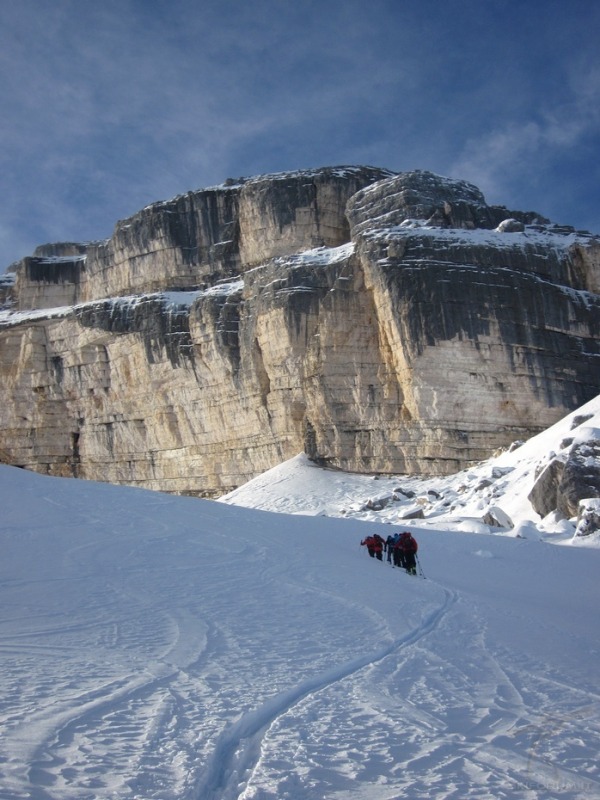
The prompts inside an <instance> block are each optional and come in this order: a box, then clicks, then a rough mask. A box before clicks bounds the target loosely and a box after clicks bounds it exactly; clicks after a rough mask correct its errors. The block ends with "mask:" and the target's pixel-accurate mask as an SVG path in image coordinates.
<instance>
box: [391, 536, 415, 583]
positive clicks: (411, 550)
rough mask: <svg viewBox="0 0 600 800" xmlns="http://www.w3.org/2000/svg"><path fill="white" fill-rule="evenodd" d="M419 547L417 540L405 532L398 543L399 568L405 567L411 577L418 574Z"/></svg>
mask: <svg viewBox="0 0 600 800" xmlns="http://www.w3.org/2000/svg"><path fill="white" fill-rule="evenodd" d="M418 549H419V545H418V544H417V540H416V539H414V538H413V536H412V534H411V533H409V531H404V532H403V533H401V534H400V538H399V539H398V541H397V542H396V550H397V552H398V557H399V558H398V562H399V563H398V566H399V567H403V568H404V569H405V570H406V571H407V572H408V574H409V575H416V574H417V550H418Z"/></svg>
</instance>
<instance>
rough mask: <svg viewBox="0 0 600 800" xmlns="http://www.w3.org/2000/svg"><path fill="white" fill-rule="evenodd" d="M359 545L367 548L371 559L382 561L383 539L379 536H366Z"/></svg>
mask: <svg viewBox="0 0 600 800" xmlns="http://www.w3.org/2000/svg"><path fill="white" fill-rule="evenodd" d="M361 545H362V546H364V547H366V548H367V551H368V553H369V555H370V556H371V558H378V559H379V561H381V559H382V553H383V539H382V538H381V536H379V534H377V533H376V534H375V535H374V536H367V537H366V538H364V539H363V540H362V542H361Z"/></svg>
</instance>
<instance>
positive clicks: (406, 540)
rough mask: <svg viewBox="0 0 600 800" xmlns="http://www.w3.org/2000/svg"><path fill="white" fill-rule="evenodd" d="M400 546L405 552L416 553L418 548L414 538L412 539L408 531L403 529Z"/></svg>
mask: <svg viewBox="0 0 600 800" xmlns="http://www.w3.org/2000/svg"><path fill="white" fill-rule="evenodd" d="M400 547H401V548H402V550H404V552H405V553H416V552H417V550H418V549H419V545H418V544H417V541H416V539H413V537H412V536H411V534H410V533H409V532H408V531H405V532H404V533H403V534H402V536H401V537H400Z"/></svg>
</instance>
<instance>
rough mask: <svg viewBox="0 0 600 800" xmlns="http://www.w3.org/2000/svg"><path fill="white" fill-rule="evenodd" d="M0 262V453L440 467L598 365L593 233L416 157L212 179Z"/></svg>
mask: <svg viewBox="0 0 600 800" xmlns="http://www.w3.org/2000/svg"><path fill="white" fill-rule="evenodd" d="M14 273H15V274H14V279H10V278H6V280H5V282H4V285H5V292H4V297H5V298H7V300H6V302H10V303H11V305H10V306H9V307H8V308H7V310H5V311H4V312H2V313H0V374H1V376H2V382H1V386H0V421H1V426H0V428H1V433H0V453H1V454H2V456H3V458H4V460H8V461H10V463H13V464H18V465H21V466H25V467H28V468H32V469H36V470H39V471H43V472H48V473H51V474H61V475H76V476H79V477H84V478H90V479H96V480H106V481H111V482H117V483H127V484H133V485H139V486H144V487H147V488H154V489H160V490H163V491H172V492H182V493H190V494H198V495H208V496H210V495H213V496H214V495H217V494H220V493H224V492H226V491H228V490H230V489H232V488H234V487H236V486H238V485H240V484H241V483H243V482H244V481H246V480H248V479H250V478H251V477H253V476H255V475H256V474H258V473H260V472H263V471H265V470H266V469H268V468H270V467H272V466H274V465H275V464H277V463H279V462H280V461H282V460H285V459H287V458H289V457H291V456H293V455H295V454H296V453H298V452H299V451H302V450H304V451H305V452H306V453H307V454H308V455H309V456H310V457H311V458H313V459H314V460H316V461H318V462H319V463H322V464H327V465H331V466H335V467H340V468H343V469H346V470H350V471H358V472H386V473H409V472H410V473H420V474H447V473H450V472H455V471H457V470H459V469H461V468H462V467H464V466H466V465H467V464H468V463H471V462H473V461H478V460H481V459H483V458H486V457H488V456H489V455H490V453H491V452H492V451H494V450H496V449H498V448H500V447H504V446H507V445H509V444H510V443H511V442H512V441H514V440H515V439H522V438H525V437H528V436H530V435H532V434H534V433H537V432H538V431H540V430H541V429H543V428H545V427H547V426H548V425H550V424H552V423H553V422H555V421H556V420H557V419H559V418H560V417H562V416H564V414H566V413H567V412H569V411H572V410H573V409H574V408H576V407H578V406H579V405H581V404H583V403H584V402H586V401H587V400H589V399H590V398H591V397H593V396H595V395H596V394H597V393H598V391H599V386H600V330H599V329H600V313H599V311H600V296H599V292H600V240H599V239H598V238H597V237H594V236H591V235H590V234H586V233H583V232H576V231H574V230H573V229H572V228H568V227H565V226H557V225H553V224H551V223H549V222H548V221H547V220H544V219H542V218H540V217H539V215H536V214H535V213H522V212H517V211H509V210H508V209H506V208H504V207H499V206H488V205H487V204H486V202H485V199H484V197H483V195H482V194H481V192H480V191H479V190H478V189H477V188H476V187H474V186H472V185H471V184H468V183H465V182H464V181H456V180H450V179H447V178H442V177H440V176H437V175H433V174H432V173H428V172H420V171H418V172H411V173H401V174H398V175H395V174H393V173H390V172H389V171H387V170H380V169H375V168H370V167H369V168H368V167H340V168H325V169H321V170H312V171H302V172H297V173H285V174H277V175H271V176H262V177H259V178H252V179H239V180H233V181H227V182H226V183H225V184H223V185H222V186H219V187H213V188H211V189H206V190H202V191H198V192H192V193H189V194H186V195H182V196H181V197H177V198H175V199H173V200H171V201H168V202H163V203H157V204H155V205H152V206H149V207H148V208H146V209H143V210H142V211H140V212H139V213H138V214H136V215H135V216H133V217H132V218H130V219H128V220H124V221H121V222H119V223H117V225H116V228H115V231H114V234H113V236H112V237H111V238H110V239H109V240H108V241H106V242H100V243H98V242H96V243H91V244H66V245H54V246H44V247H42V248H38V250H37V251H36V252H35V253H34V255H33V256H32V257H30V258H26V259H23V261H21V262H19V263H18V264H17V265H15V267H14Z"/></svg>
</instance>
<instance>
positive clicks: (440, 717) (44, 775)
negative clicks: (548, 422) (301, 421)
mask: <svg viewBox="0 0 600 800" xmlns="http://www.w3.org/2000/svg"><path fill="white" fill-rule="evenodd" d="M597 407H598V404H596V406H594V408H597ZM561 425H562V426H563V427H565V428H566V429H567V430H570V425H571V423H570V422H569V420H567V421H565V422H564V423H560V424H559V426H558V428H557V429H556V430H554V431H553V432H552V433H550V432H549V433H546V434H543V435H542V437H536V439H535V440H531V442H529V443H527V444H526V445H524V446H523V447H522V448H519V449H518V450H515V451H513V452H512V453H506V454H504V455H502V456H500V459H504V461H501V462H500V463H501V464H503V465H504V467H505V468H506V470H505V471H504V472H503V471H502V469H499V468H498V462H497V461H494V462H489V463H487V464H485V465H481V466H480V467H479V468H477V469H474V470H473V471H467V472H466V473H465V474H461V475H460V476H456V477H455V478H454V479H444V480H443V481H442V484H443V485H442V484H440V482H439V481H438V483H437V484H436V485H437V486H438V489H439V491H438V494H439V495H440V497H439V498H435V497H434V496H433V495H429V498H430V499H429V500H428V501H427V502H429V503H430V505H429V506H427V505H426V504H425V505H424V506H423V507H424V508H426V514H427V516H426V517H425V518H424V519H423V520H413V521H411V524H410V530H412V531H413V533H414V535H415V537H416V538H417V540H418V542H419V545H420V549H419V560H420V564H421V568H422V571H423V572H424V576H425V577H423V576H421V577H412V576H409V575H407V574H406V573H404V571H402V570H399V569H394V568H392V567H391V566H390V565H389V564H387V563H386V562H385V561H383V562H379V561H377V560H375V559H371V558H369V557H368V555H367V553H366V552H365V548H364V547H361V546H360V541H361V539H362V538H363V537H364V536H365V535H366V533H367V532H369V531H371V532H379V533H382V534H383V535H384V536H385V535H387V533H389V532H395V531H396V530H400V529H404V528H405V527H406V525H405V524H404V523H401V522H400V514H401V513H404V511H405V510H406V508H408V505H407V504H409V503H410V502H415V500H417V499H418V498H419V496H420V494H419V491H420V490H423V489H424V485H419V486H417V484H412V485H413V486H414V487H416V491H415V498H412V499H410V498H408V497H407V498H406V502H404V501H393V502H390V503H387V504H384V505H383V507H382V509H381V511H376V510H373V508H368V507H366V506H367V505H368V504H367V503H366V501H368V499H369V497H371V499H372V497H374V496H376V495H377V496H383V495H385V494H386V491H387V486H386V485H385V481H383V482H382V481H373V479H369V478H365V477H364V476H363V477H360V476H348V475H344V474H342V473H336V472H329V471H324V470H320V469H317V468H316V467H314V466H311V465H310V464H309V463H307V462H306V459H304V458H303V457H299V458H297V459H293V460H292V461H291V462H288V464H286V465H282V466H281V467H279V468H277V470H276V471H272V472H271V474H269V473H267V475H266V477H265V476H262V478H261V479H257V481H256V482H251V483H250V484H248V485H247V486H246V487H242V488H241V489H240V490H238V492H237V501H239V503H237V504H233V503H234V502H237V501H236V497H235V494H236V493H233V495H232V496H230V497H229V498H226V502H211V501H203V500H196V499H192V498H183V497H173V496H168V495H164V494H159V493H151V492H145V491H140V490H136V489H131V488H123V487H114V486H109V485H105V484H95V483H91V482H83V481H76V480H68V479H55V478H47V477H43V476H39V475H35V474H32V473H28V472H25V471H23V470H18V469H13V468H10V467H0V495H1V503H2V518H1V522H0V542H1V545H2V551H1V552H2V559H1V561H0V604H1V605H0V609H1V610H0V657H1V660H2V661H1V663H2V670H1V672H0V726H1V731H2V736H1V737H0V798H2V800H17V798H27V799H28V800H93V799H94V800H125V799H128V800H132V799H134V798H135V800H232V799H233V798H236V799H237V800H325V799H327V800H329V799H331V800H394V798H408V800H418V799H419V798H423V800H424V799H425V798H427V800H432V799H433V798H437V799H439V800H450V798H453V799H456V800H469V799H472V800H498V799H499V798H502V800H517V798H518V799H519V800H533V799H534V798H540V800H541V798H544V799H545V798H569V799H570V800H575V799H577V800H584V798H585V800H593V799H594V798H600V763H599V759H598V754H599V752H600V680H599V676H598V664H599V663H600V659H599V656H600V653H599V651H600V637H599V633H600V626H599V623H598V607H599V601H600V581H599V579H598V578H599V575H600V547H599V541H598V539H599V537H600V534H592V535H591V536H587V537H577V538H576V539H574V538H573V530H574V529H573V526H572V524H571V523H568V522H566V521H563V523H561V524H559V523H555V524H553V525H551V524H550V521H548V520H545V521H542V520H538V519H536V518H535V516H534V515H531V514H530V513H529V512H530V511H531V509H529V511H528V509H527V502H526V500H525V499H524V498H525V497H526V491H527V492H528V490H527V484H528V481H530V480H531V479H532V478H531V475H532V473H531V470H533V469H534V467H535V464H536V463H538V462H540V461H543V460H544V459H545V458H547V457H548V454H547V450H548V448H549V447H550V446H552V445H553V443H554V441H555V439H556V437H559V438H560V437H562V436H563V433H564V431H563V428H561ZM593 425H594V419H591V420H589V421H587V422H586V426H588V431H589V430H591V431H592V433H593V430H594V428H593ZM555 427H556V426H555ZM598 427H600V426H596V429H597V428H598ZM551 431H552V429H551ZM580 434H581V432H580ZM519 451H520V452H519ZM494 467H495V468H496V473H495V474H496V478H495V480H494V481H492V482H491V483H490V484H489V485H488V486H486V487H485V490H486V491H487V490H490V492H491V494H490V495H489V496H488V495H485V496H484V495H483V494H482V492H483V491H484V490H483V489H481V488H477V487H478V486H480V485H481V481H480V473H481V474H483V472H485V471H487V473H490V471H491V470H492V469H493V468H494ZM508 467H511V469H510V470H509V469H508ZM469 476H470V477H469ZM386 480H387V479H386ZM390 483H391V481H390ZM404 484H406V485H408V484H407V482H406V481H405V482H404V483H403V485H404ZM406 485H405V488H406ZM269 487H270V489H269ZM375 487H377V492H375ZM461 487H462V489H461ZM368 490H370V493H369V491H368ZM442 495H445V497H446V502H447V503H448V502H449V503H450V505H452V504H454V506H453V508H452V509H451V510H450V505H447V506H443V504H442V497H441V496H442ZM252 498H254V502H255V504H257V505H262V506H263V507H269V508H271V509H280V510H281V509H282V508H283V510H284V511H285V512H286V513H279V514H277V513H273V510H270V511H264V510H257V509H254V508H247V507H243V505H246V506H247V505H251V504H252ZM294 498H296V499H295V500H294ZM459 501H460V502H459ZM461 502H462V505H460V503H461ZM490 502H494V503H496V504H498V505H499V506H500V507H502V508H504V510H505V511H506V513H507V514H511V513H512V515H513V517H514V521H516V523H517V524H518V525H520V528H519V530H520V531H521V534H520V535H519V536H517V535H515V533H514V531H513V532H508V533H502V532H501V531H498V530H493V529H490V528H489V527H488V526H486V525H483V524H482V523H481V522H480V521H478V519H477V515H478V514H480V512H481V511H482V510H483V508H484V507H487V506H486V503H487V504H488V505H489V503H490ZM371 506H373V503H371ZM361 508H362V509H363V510H362V511H361V510H360V509H361ZM442 511H443V512H444V513H441V512H442ZM298 512H300V513H298ZM438 512H439V513H438ZM325 513H328V514H330V516H323V514H325ZM394 514H395V516H394ZM526 514H529V516H528V517H527V516H526ZM361 515H362V516H361ZM382 515H383V516H382ZM336 516H338V517H344V518H335V517H336ZM365 517H366V518H367V519H366V521H365ZM526 522H527V524H525V523H526ZM382 523H384V525H383V526H382ZM385 523H387V525H385ZM528 533H529V536H528V538H521V536H522V535H527V534H528ZM554 543H557V544H559V545H560V546H556V544H554Z"/></svg>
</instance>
